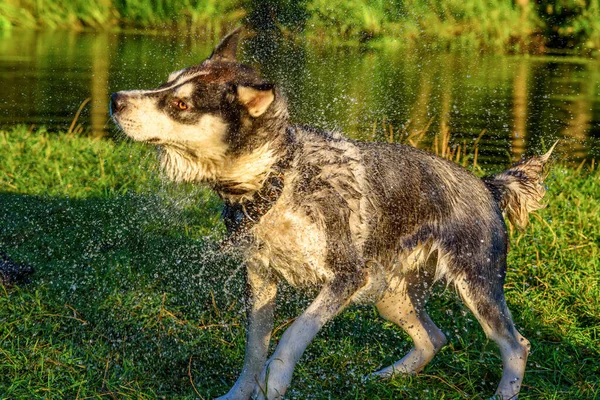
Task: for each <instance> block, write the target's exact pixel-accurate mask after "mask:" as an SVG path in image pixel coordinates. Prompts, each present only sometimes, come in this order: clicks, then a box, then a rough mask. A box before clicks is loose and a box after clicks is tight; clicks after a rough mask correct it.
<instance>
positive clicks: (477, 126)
mask: <svg viewBox="0 0 600 400" xmlns="http://www.w3.org/2000/svg"><path fill="white" fill-rule="evenodd" d="M213 44H214V40H212V39H211V38H205V37H188V36H168V35H165V36H146V35H134V34H111V33H97V34H81V33H72V32H56V33H36V32H14V33H13V34H12V35H11V36H9V37H4V38H0V93H1V96H0V126H1V127H8V126H11V125H15V124H19V123H24V124H28V125H36V126H40V125H45V126H47V127H49V128H50V129H55V130H58V129H62V130H66V129H68V128H69V126H70V125H71V124H72V122H73V118H74V116H75V114H76V113H77V109H78V108H79V106H80V105H81V104H82V102H83V101H85V99H86V98H91V101H90V102H89V103H87V104H86V106H85V107H84V110H83V112H82V114H81V116H80V118H79V119H78V121H77V122H78V123H80V124H82V125H83V126H84V127H85V128H89V129H90V130H91V131H92V132H93V134H94V135H101V134H105V133H106V132H110V131H111V130H114V127H113V126H112V124H111V123H110V122H109V117H108V107H107V105H108V96H109V94H110V93H111V92H113V91H117V90H122V89H136V88H150V87H155V86H158V85H159V84H160V83H161V82H162V81H164V80H165V79H166V77H167V76H168V74H169V72H171V71H173V70H176V69H180V68H182V67H185V66H187V65H190V64H193V63H197V62H200V61H201V60H202V59H204V58H205V57H206V56H207V55H208V54H209V53H210V51H211V49H212V45H213ZM243 50H244V51H243V56H242V58H243V59H244V60H245V61H246V62H249V63H251V64H253V65H257V66H260V68H261V70H262V71H263V73H264V74H265V75H266V76H267V77H269V78H270V79H271V80H273V81H274V82H276V83H278V84H280V86H281V87H282V88H283V89H284V93H285V94H286V95H287V97H288V98H289V101H290V107H291V110H292V116H293V119H294V121H295V122H301V123H310V124H313V125H317V126H319V127H322V128H327V129H340V130H342V131H344V132H346V133H347V134H348V135H350V136H352V137H355V138H360V139H365V140H373V139H376V140H384V139H385V138H387V137H389V131H388V130H389V127H390V125H391V127H393V129H395V132H396V134H395V135H396V136H395V137H396V138H397V135H398V134H399V133H400V134H410V133H412V132H415V131H420V130H423V129H425V128H426V127H428V134H430V135H433V134H435V133H448V132H449V133H450V134H451V135H452V138H453V141H454V142H455V143H460V144H463V143H466V144H467V146H468V145H469V144H472V143H473V141H474V140H475V139H476V138H477V137H478V136H479V135H480V134H481V132H482V131H483V130H485V134H484V135H483V137H482V139H481V142H480V155H479V157H480V160H481V161H483V162H488V163H493V164H505V163H507V162H508V160H509V158H510V159H512V160H516V159H519V158H520V157H521V156H522V155H524V154H526V153H527V154H529V153H536V152H540V151H541V150H542V147H544V145H542V142H544V143H545V146H548V145H549V144H550V143H551V142H552V141H554V140H555V139H557V138H563V139H565V140H563V141H562V142H561V144H560V146H559V152H561V153H562V154H564V155H568V157H569V158H568V159H569V161H571V162H574V163H577V162H580V161H581V160H583V159H584V158H598V157H599V156H600V62H599V61H597V60H587V59H575V58H542V57H520V56H519V57H516V56H512V57H505V56H494V55H484V56H482V55H476V54H470V55H466V54H438V53H432V52H428V51H427V50H426V49H421V50H411V51H407V50H400V49H398V50H386V51H361V50H360V49H348V48H328V47H322V48H312V47H310V48H309V47H305V46H302V45H292V44H289V43H273V42H265V41H262V42H261V41H258V40H254V41H247V42H245V43H244V47H243ZM384 127H385V128H384ZM384 130H385V132H384ZM392 134H394V133H392Z"/></svg>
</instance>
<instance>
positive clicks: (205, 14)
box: [0, 0, 245, 30]
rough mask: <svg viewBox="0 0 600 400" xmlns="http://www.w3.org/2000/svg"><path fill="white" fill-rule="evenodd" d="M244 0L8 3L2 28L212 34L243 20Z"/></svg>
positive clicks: (1, 11)
mask: <svg viewBox="0 0 600 400" xmlns="http://www.w3.org/2000/svg"><path fill="white" fill-rule="evenodd" d="M242 2H243V0H72V1H61V0H45V1H37V0H4V1H3V2H2V3H0V27H1V26H9V25H10V26H15V27H23V28H47V29H85V28H92V29H109V28H111V27H117V26H120V27H127V28H165V27H176V26H182V25H183V26H186V27H187V28H191V29H202V30H211V29H214V28H217V27H219V26H220V24H221V23H227V22H229V23H231V22H232V21H237V20H239V19H241V18H242V17H243V16H244V14H245V12H244V10H243V9H242V8H241V7H240V6H241V5H242Z"/></svg>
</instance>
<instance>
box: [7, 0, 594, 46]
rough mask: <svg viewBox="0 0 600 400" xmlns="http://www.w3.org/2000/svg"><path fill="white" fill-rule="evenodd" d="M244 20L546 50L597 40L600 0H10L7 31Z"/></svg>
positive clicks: (328, 33) (313, 33)
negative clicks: (516, 0) (535, 0)
mask: <svg viewBox="0 0 600 400" xmlns="http://www.w3.org/2000/svg"><path fill="white" fill-rule="evenodd" d="M241 21H245V22H247V23H248V24H249V25H251V26H253V27H254V28H255V29H256V30H258V31H264V30H280V29H282V30H283V31H287V32H288V33H290V32H294V34H296V33H299V32H303V34H302V35H301V38H302V39H304V38H308V39H311V40H313V41H318V42H326V43H343V44H355V45H356V44H359V43H364V42H372V45H373V46H379V47H382V46H383V47H388V46H396V47H398V46H407V45H413V46H416V45H420V46H423V45H426V46H428V47H436V48H444V49H447V48H450V49H484V50H491V51H498V52H502V51H504V52H534V53H537V52H543V51H544V50H545V46H546V45H550V46H552V47H561V48H569V49H571V48H578V49H580V50H585V51H594V50H598V49H599V48H600V6H599V3H598V0H592V1H579V0H577V1H576V0H540V1H537V2H534V1H530V0H521V1H519V2H515V1H513V0H493V1H480V0H462V1H443V0H391V1H384V0H354V1H347V0H299V1H289V0H269V1H264V0H92V1H88V0H73V1H64V0H44V1H40V0H3V1H2V2H0V33H1V32H7V31H9V30H11V29H12V28H13V27H17V28H28V29H32V28H33V29H40V28H41V29H76V30H81V29H95V30H104V29H113V28H126V29H130V28H144V29H152V30H155V31H164V30H165V28H170V30H171V31H173V32H177V31H180V32H183V33H186V34H189V33H193V32H197V31H209V32H211V31H212V32H214V31H220V30H222V28H223V27H227V26H231V25H235V24H239V23H240V22H241Z"/></svg>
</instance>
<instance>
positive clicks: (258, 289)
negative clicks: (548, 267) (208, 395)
mask: <svg viewBox="0 0 600 400" xmlns="http://www.w3.org/2000/svg"><path fill="white" fill-rule="evenodd" d="M238 38H239V31H235V32H233V33H232V34H230V35H228V36H227V37H226V38H225V39H224V40H223V42H222V43H221V44H220V45H219V46H218V47H217V48H216V49H215V52H214V53H213V55H212V56H211V57H210V58H209V59H208V60H207V61H205V62H204V63H203V64H201V65H200V66H195V67H191V68H189V69H186V70H181V71H177V72H175V73H173V74H172V75H171V76H170V77H169V80H168V82H167V83H166V84H165V85H163V86H162V87H161V88H158V89H155V90H151V91H146V92H143V91H135V92H120V93H119V94H116V95H113V107H112V110H113V118H114V119H115V121H116V122H117V124H119V126H121V128H122V129H123V131H124V132H125V133H126V134H128V135H129V136H131V137H132V138H134V139H136V140H141V141H148V142H152V143H157V144H158V145H159V146H160V148H161V154H162V166H163V168H164V169H165V171H166V173H167V175H168V176H169V177H171V178H172V179H173V180H176V181H193V182H198V183H207V184H209V185H210V186H211V187H212V188H213V189H214V190H215V191H216V192H217V193H218V194H219V195H220V196H221V197H222V198H223V200H224V201H225V205H226V206H225V207H226V208H225V210H224V216H225V222H226V225H227V226H228V229H229V231H230V233H231V234H232V236H235V237H236V238H237V239H236V243H239V244H240V245H242V247H243V251H244V254H245V259H246V267H247V285H248V291H247V306H248V338H247V340H248V343H247V348H246V358H245V362H244V367H243V370H242V374H241V375H240V378H239V379H238V381H237V382H236V384H235V385H234V387H233V388H232V389H231V391H230V392H229V393H228V394H227V395H225V396H223V398H227V399H247V398H249V397H250V396H254V397H256V398H265V397H267V398H269V399H271V398H279V397H281V396H283V394H284V393H285V390H286V389H287V387H288V385H289V383H290V381H291V376H292V373H293V370H294V366H295V364H296V362H297V361H298V360H299V358H300V357H301V355H302V353H303V351H304V349H305V348H306V346H307V345H308V344H309V343H310V341H311V340H312V339H313V338H314V336H315V335H316V334H317V332H318V331H319V329H320V328H321V327H322V326H323V325H324V324H325V323H326V322H327V321H328V320H329V319H331V318H333V317H334V316H335V315H336V314H337V313H339V312H340V311H341V310H342V309H343V308H344V307H345V306H346V305H348V304H349V303H351V302H355V303H358V302H360V303H372V304H376V305H377V308H378V309H379V311H380V313H381V315H382V316H383V317H384V318H386V319H388V320H390V321H392V322H395V323H396V324H398V325H399V326H400V327H402V328H404V329H405V330H406V331H407V333H408V334H409V335H410V336H411V337H412V339H413V341H414V344H415V347H414V348H413V349H412V350H411V352H409V354H407V356H406V357H404V358H403V359H402V360H399V361H398V362H397V363H395V364H394V365H392V366H390V367H388V368H386V369H384V370H382V371H380V372H379V373H378V376H382V377H388V376H392V375H393V374H395V373H416V372H418V371H420V370H421V369H422V368H423V367H424V366H425V365H426V364H427V362H428V361H429V360H431V358H432V357H433V356H434V355H435V353H436V352H437V351H438V350H439V349H440V348H441V347H442V346H443V345H444V344H445V342H446V339H445V337H444V335H443V333H442V332H441V330H439V328H437V327H436V326H435V324H434V323H433V322H432V321H431V319H430V318H429V317H428V316H427V313H426V311H425V308H424V304H425V302H426V299H427V294H428V288H430V287H431V284H433V283H434V282H435V281H438V280H444V281H445V282H447V283H448V284H451V285H453V286H454V287H455V288H456V290H457V292H458V293H459V294H460V295H461V297H462V298H463V300H464V301H465V304H466V305H467V306H468V307H469V308H470V309H471V310H472V311H473V313H474V314H475V316H476V317H477V318H478V320H479V321H480V323H481V325H482V327H483V329H484V330H485V332H486V334H487V335H488V336H489V337H490V338H492V339H493V340H494V341H496V343H498V345H499V347H500V351H501V354H502V358H503V365H504V371H503V377H502V381H501V382H500V385H499V387H498V390H497V395H498V396H499V397H500V398H506V399H507V398H514V397H516V395H517V394H518V392H519V389H520V386H521V383H522V378H523V372H524V368H525V360H526V358H527V353H528V342H527V341H526V340H525V339H524V338H523V337H522V336H521V335H520V334H519V333H518V332H517V331H516V329H515V328H514V324H513V322H512V320H511V317H510V312H509V310H508V308H507V306H506V302H505V299H504V291H503V285H504V279H505V274H506V254H507V250H508V237H507V230H506V225H505V222H504V219H503V212H506V213H507V216H508V218H509V219H510V220H511V221H514V222H515V223H518V224H520V225H523V224H524V223H526V221H527V213H528V212H529V211H532V210H535V209H537V208H540V206H541V205H540V200H541V198H542V196H543V195H544V190H543V187H542V186H541V177H542V168H543V165H544V164H545V162H546V161H547V158H548V156H549V154H548V155H546V156H543V157H535V158H532V159H530V160H528V161H525V162H523V163H521V164H518V165H516V166H515V167H513V168H511V169H509V170H507V171H505V172H503V173H501V174H499V175H496V176H494V177H489V178H486V179H484V180H481V179H479V178H477V177H475V176H474V175H473V174H471V173H470V172H468V171H467V170H465V169H464V168H462V167H460V166H458V165H456V164H454V163H452V162H449V161H447V160H444V159H442V158H439V157H437V156H435V155H432V154H430V153H427V152H424V151H421V150H418V149H415V148H412V147H408V146H404V145H400V144H383V143H363V142H357V141H353V140H350V139H347V138H345V137H344V136H342V135H340V134H338V133H332V132H322V131H319V130H316V129H313V128H310V127H304V126H294V125H291V124H290V123H289V122H288V113H287V105H286V102H285V98H284V97H283V96H282V95H281V93H280V92H279V91H278V90H277V89H276V88H275V87H273V86H272V85H270V84H268V83H266V82H264V81H263V80H262V79H261V78H260V77H259V76H258V74H256V73H255V72H254V71H253V70H252V69H251V68H249V67H247V66H244V65H242V64H239V63H237V61H235V51H236V48H237V41H238ZM198 93H201V94H202V96H203V97H202V98H200V99H196V98H195V97H194V96H197V95H198ZM170 96H179V97H183V98H185V100H186V101H188V99H189V101H190V102H192V103H191V104H192V105H193V106H194V107H196V105H197V109H198V110H200V111H198V112H197V113H196V114H191V113H189V112H188V113H187V114H185V113H179V112H177V111H176V110H174V109H173V108H172V107H171V108H168V107H167V108H164V107H163V106H164V104H170V103H169V101H172V99H171V97H170ZM149 103H152V105H149ZM161 104H163V106H161ZM161 107H162V108H161ZM141 115H144V116H145V118H146V119H148V118H149V119H150V120H152V121H163V120H164V119H165V118H169V119H170V120H171V122H169V123H168V124H167V123H165V124H166V125H165V126H167V125H168V126H169V128H168V129H167V131H168V132H156V131H153V129H154V128H153V127H152V126H150V125H144V121H143V120H142V119H141V117H140V116H141ZM148 116H150V117H148ZM207 121H208V122H207ZM169 124H170V125H169ZM150 131H151V133H148V132H150ZM182 132H183V133H182ZM186 132H187V133H186ZM199 132H200V133H199ZM184 136H185V137H184ZM272 178H276V180H271V179H272ZM273 182H276V183H277V185H279V186H280V189H278V190H276V191H269V189H270V185H274V183H273ZM279 186H278V187H279ZM540 188H541V189H540ZM266 193H268V195H267V194H266ZM248 210H254V211H248ZM250 214H252V215H250ZM238 239H239V240H238ZM280 279H283V280H285V281H287V282H289V283H290V284H292V285H294V286H298V287H302V286H307V285H309V286H319V287H320V288H321V291H320V293H319V295H318V296H317V298H316V299H315V301H314V302H313V303H312V304H311V306H310V307H309V308H308V309H307V310H306V312H305V313H303V314H302V315H301V316H300V317H298V319H297V320H296V322H295V323H294V324H292V325H291V326H290V328H289V329H288V330H287V331H286V332H285V333H284V335H283V337H282V339H281V340H280V343H279V345H278V347H277V349H276V350H275V353H274V354H273V355H272V357H271V358H270V359H269V360H266V355H267V349H268V343H269V339H270V333H271V329H272V320H273V312H274V311H273V310H274V300H275V293H276V286H277V285H276V282H277V281H278V280H280Z"/></svg>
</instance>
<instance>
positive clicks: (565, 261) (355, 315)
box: [0, 128, 600, 399]
mask: <svg viewBox="0 0 600 400" xmlns="http://www.w3.org/2000/svg"><path fill="white" fill-rule="evenodd" d="M0 163H1V164H0V165H1V168H0V221H1V223H0V248H1V249H2V250H4V251H6V252H8V253H9V254H10V255H11V256H12V257H13V258H14V259H16V260H17V261H20V262H27V263H31V264H33V265H34V266H35V267H36V269H37V271H36V274H35V277H34V281H33V282H32V283H31V284H29V285H26V286H22V287H15V288H4V287H1V286H0V398H2V399H32V398H48V399H63V398H72V399H75V398H104V397H106V398H119V399H121V398H124V399H145V398H148V399H154V398H157V397H164V398H168V399H179V398H181V399H193V398H198V397H200V398H205V399H208V398H212V397H215V396H217V395H220V394H223V393H225V392H226V391H227V389H228V388H229V387H230V385H232V383H233V382H234V381H235V378H236V376H237V374H238V373H239V370H240V368H241V365H242V361H243V349H244V328H243V326H244V316H243V311H242V305H241V301H240V298H241V281H242V276H241V273H240V272H239V271H237V272H236V269H237V265H238V264H237V262H236V261H235V258H234V257H232V256H231V255H228V254H223V253H222V252H220V251H218V250H216V249H215V246H216V244H217V243H218V240H219V239H220V238H221V237H222V235H223V228H222V226H221V223H220V222H219V218H218V214H219V210H220V204H219V202H218V200H217V199H216V198H215V197H214V196H213V195H211V194H210V193H208V192H207V191H205V190H203V189H201V188H197V187H192V186H183V187H179V186H174V185H171V184H166V183H162V182H161V180H160V179H159V176H158V173H157V171H156V170H155V168H154V165H155V162H154V155H153V151H152V150H150V149H147V148H144V147H141V146H139V145H137V144H132V143H129V142H125V143H121V142H113V141H109V140H92V139H89V138H86V137H79V136H69V135H67V134H50V133H45V132H43V131H42V132H28V131H27V129H25V128H15V129H11V130H6V131H0ZM584 169H585V167H584V168H582V170H580V171H575V170H573V169H569V168H566V167H563V166H561V165H555V166H554V167H553V169H552V172H551V174H550V176H549V178H548V179H547V184H548V186H549V192H548V195H547V196H548V201H549V206H548V207H547V208H546V209H544V210H542V211H540V212H538V213H537V214H536V215H535V216H534V217H533V218H532V224H531V225H530V226H529V227H528V228H527V230H526V231H525V232H521V233H518V232H515V233H514V234H513V236H512V238H511V245H512V246H511V247H512V249H511V254H510V258H509V272H508V279H507V297H508V303H509V306H510V308H511V310H512V312H513V316H514V317H515V321H516V323H517V325H518V327H519V329H520V331H521V332H522V333H523V334H524V336H526V337H527V338H528V339H529V340H530V341H531V342H532V349H533V352H532V354H531V356H530V359H529V361H528V369H527V373H526V376H525V382H524V387H523V390H522V396H521V398H523V399H594V398H598V397H600V363H599V362H598V359H599V358H600V282H599V280H600V261H599V258H600V216H599V213H598V211H597V210H598V206H599V204H598V199H599V198H600V172H599V171H598V170H596V171H584ZM309 299H310V295H306V294H302V293H298V292H296V291H295V290H293V289H290V288H289V287H286V286H285V285H284V286H282V291H281V294H280V305H279V306H278V311H277V320H276V326H277V327H278V328H280V329H278V330H277V332H276V334H275V341H274V343H276V341H277V339H278V338H279V337H280V336H281V333H282V331H283V329H281V328H282V327H283V326H285V324H287V323H288V322H289V320H290V319H291V318H293V317H294V316H296V315H298V313H299V312H300V311H301V310H302V309H303V308H304V307H305V306H306V305H307V304H308V301H309ZM429 310H430V313H431V315H432V318H433V319H434V320H435V321H436V322H438V325H440V326H441V327H442V329H443V330H444V331H445V332H447V333H448V338H449V344H448V346H446V347H445V348H444V349H443V350H442V351H441V352H440V354H439V355H438V356H437V357H436V358H435V359H434V361H432V363H431V364H430V365H429V366H428V367H426V369H425V370H424V372H423V373H421V374H419V375H418V376H416V377H407V378H397V379H394V380H392V381H389V382H366V383H363V382H362V381H361V377H362V376H363V375H365V374H367V373H369V372H371V371H373V370H374V369H376V368H378V367H380V366H382V365H385V364H388V363H390V362H392V361H394V360H396V359H398V358H400V357H401V356H402V355H403V354H404V353H405V352H406V351H408V350H409V348H410V342H409V341H408V340H407V337H406V335H405V334H404V333H402V332H401V331H400V330H399V329H397V328H396V327H395V326H393V325H391V324H389V323H387V322H384V321H382V320H381V319H380V318H379V317H378V316H377V313H376V311H375V309H374V307H366V306H365V307H351V308H350V309H348V310H347V311H345V312H343V313H342V314H341V315H340V316H338V317H337V318H336V319H335V320H334V321H333V322H331V323H330V324H328V325H327V326H326V328H325V329H324V330H323V331H322V332H321V333H319V335H318V337H317V339H316V340H315V341H314V343H313V344H311V346H310V347H309V349H308V350H307V352H306V354H305V355H304V356H303V358H302V360H301V362H300V363H299V365H298V368H297V370H296V372H295V377H294V380H293V382H292V387H291V389H290V392H289V393H290V394H289V396H288V398H317V399H327V398H335V399H366V398H368V399H392V398H414V399H462V398H465V397H466V396H468V397H470V398H475V399H482V398H486V397H489V396H490V395H491V394H492V393H493V391H494V389H495V385H496V384H497V383H498V381H499V379H500V373H501V370H500V359H499V357H498V352H497V349H496V348H495V346H494V345H493V344H491V343H489V342H488V341H487V340H486V339H485V336H484V334H483V332H482V330H481V328H480V327H479V325H478V324H477V322H476V321H475V319H474V318H473V316H472V315H471V314H470V313H469V312H468V311H467V310H466V308H465V307H464V306H463V305H462V304H461V302H460V300H459V299H458V298H457V296H456V295H455V294H454V293H453V292H452V291H450V290H444V288H443V287H440V288H438V290H437V291H436V292H435V294H434V295H433V297H432V299H431V300H430V303H429ZM196 391H197V392H196Z"/></svg>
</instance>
